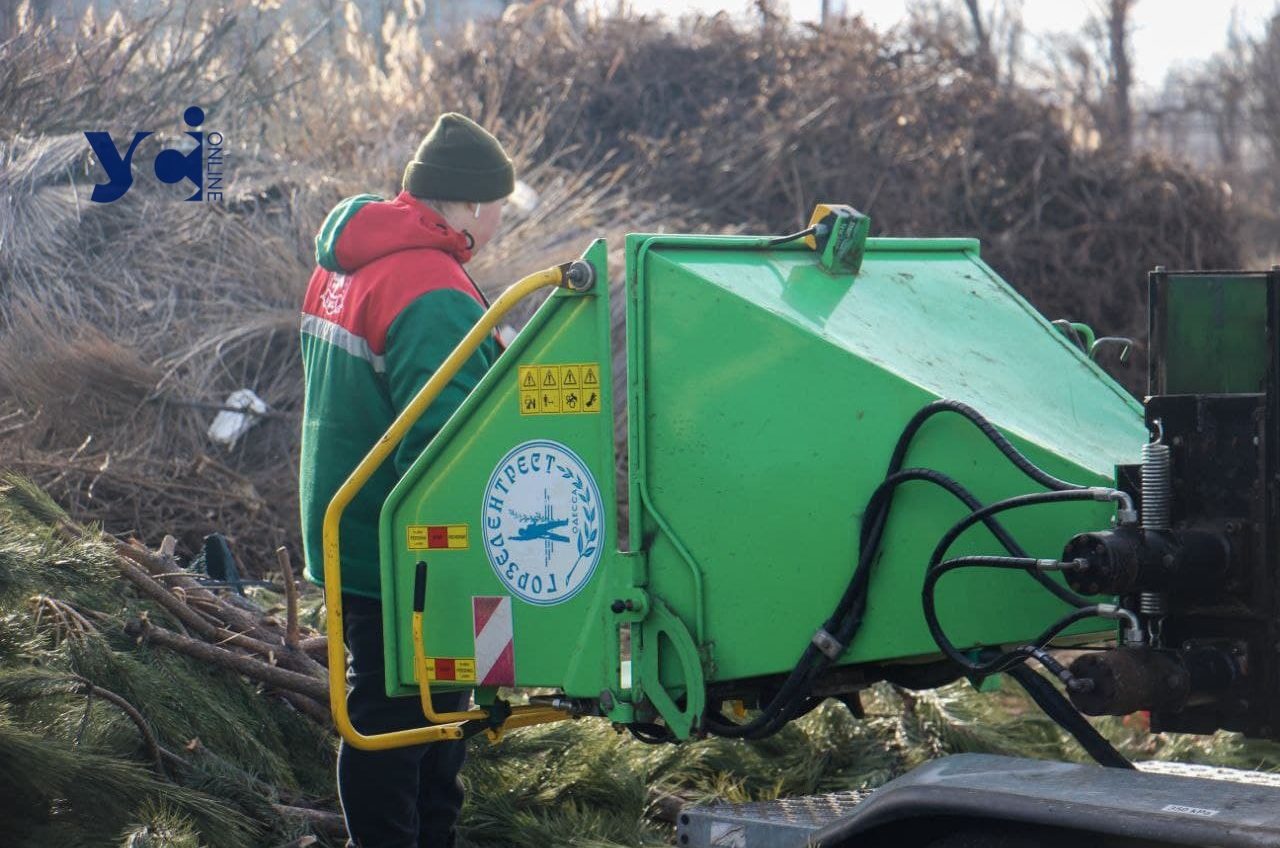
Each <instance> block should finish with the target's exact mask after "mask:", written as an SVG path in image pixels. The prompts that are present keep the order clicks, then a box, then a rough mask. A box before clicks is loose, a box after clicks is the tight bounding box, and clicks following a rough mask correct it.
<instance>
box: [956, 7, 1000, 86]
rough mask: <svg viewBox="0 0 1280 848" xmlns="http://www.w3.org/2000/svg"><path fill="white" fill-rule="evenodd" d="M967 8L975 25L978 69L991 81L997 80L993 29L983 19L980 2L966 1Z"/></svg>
mask: <svg viewBox="0 0 1280 848" xmlns="http://www.w3.org/2000/svg"><path fill="white" fill-rule="evenodd" d="M964 5H965V8H966V9H968V10H969V20H970V22H971V23H972V24H973V39H974V42H975V44H976V49H975V54H976V56H977V58H978V67H979V68H980V69H981V70H982V72H983V73H984V74H986V75H987V76H988V77H990V78H991V79H995V78H996V76H997V75H998V74H997V70H996V56H995V51H994V50H992V48H991V29H990V28H989V27H988V26H987V24H986V22H985V21H984V20H983V19H982V7H981V5H980V2H979V0H964Z"/></svg>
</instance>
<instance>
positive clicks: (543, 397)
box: [517, 362, 602, 415]
mask: <svg viewBox="0 0 1280 848" xmlns="http://www.w3.org/2000/svg"><path fill="white" fill-rule="evenodd" d="M517 371H518V377H517V380H518V382H519V396H520V414H521V415H576V414H578V413H584V412H599V411H600V405H601V402H602V398H601V396H600V364H599V363H597V362H571V363H567V364H564V365H521V366H520V367H519V369H517Z"/></svg>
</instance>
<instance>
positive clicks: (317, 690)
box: [124, 618, 329, 703]
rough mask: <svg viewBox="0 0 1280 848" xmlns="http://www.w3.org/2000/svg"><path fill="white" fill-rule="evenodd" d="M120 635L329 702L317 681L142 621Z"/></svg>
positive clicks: (322, 685) (327, 693) (325, 691)
mask: <svg viewBox="0 0 1280 848" xmlns="http://www.w3.org/2000/svg"><path fill="white" fill-rule="evenodd" d="M124 632H125V634H126V635H128V636H129V637H131V638H134V639H137V640H139V641H140V642H142V643H147V644H152V645H159V646H160V647H162V648H168V649H170V650H173V651H178V652H180V653H183V654H186V655H187V656H191V657H195V658H196V659H200V660H205V661H206V662H210V663H213V664H215V665H220V666H222V667H224V668H227V669H230V670H232V671H234V672H236V673H237V674H242V675H244V676H245V677H249V678H252V679H254V680H257V681H259V682H261V683H267V684H269V685H271V686H275V687H277V688H279V689H284V690H287V691H291V692H297V693H298V694H300V695H305V696H306V697H308V698H311V699H312V700H314V701H317V702H321V703H323V702H326V701H328V698H329V690H328V687H327V686H326V685H325V682H324V681H323V680H321V679H320V678H318V677H312V676H309V675H306V674H299V673H298V672H296V671H289V670H288V669H284V668H280V667H278V666H274V665H269V664H267V663H265V662H262V661H260V660H256V659H253V658H252V657H246V656H244V655H243V654H237V653H235V652H234V651H229V650H227V649H226V648H219V647H217V646H215V645H210V644H208V643H207V642H201V641H200V640H198V639H192V638H191V637H189V636H183V635H181V634H180V633H174V632H173V631H172V630H166V629H165V628H163V627H158V626H156V625H154V624H152V623H151V622H149V621H147V620H146V619H145V618H141V619H133V620H131V621H128V622H126V623H125V626H124Z"/></svg>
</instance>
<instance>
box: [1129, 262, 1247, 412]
mask: <svg viewBox="0 0 1280 848" xmlns="http://www.w3.org/2000/svg"><path fill="white" fill-rule="evenodd" d="M1156 320H1157V321H1160V322H1162V323H1161V326H1158V327H1155V328H1153V330H1154V331H1155V334H1156V335H1157V337H1158V338H1159V339H1160V349H1161V352H1162V360H1161V362H1160V363H1159V367H1160V368H1161V369H1162V373H1161V375H1160V377H1161V378H1162V382H1163V386H1162V393H1164V394H1216V393H1222V394H1225V393H1238V392H1240V393H1251V392H1264V391H1266V381H1267V356H1268V347H1267V276H1266V275H1265V274H1222V275H1216V274H1193V275H1185V276H1181V275H1178V274H1169V275H1166V276H1164V278H1163V291H1162V292H1160V294H1159V311H1158V313H1157V317H1156Z"/></svg>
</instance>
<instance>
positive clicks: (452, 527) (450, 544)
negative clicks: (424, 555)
mask: <svg viewBox="0 0 1280 848" xmlns="http://www.w3.org/2000/svg"><path fill="white" fill-rule="evenodd" d="M405 535H406V539H405V544H406V546H407V547H408V548H409V550H411V551H465V550H466V549H467V548H468V547H469V545H470V539H469V534H468V532H467V525H465V524H410V525H409V526H408V527H406V528H405Z"/></svg>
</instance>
